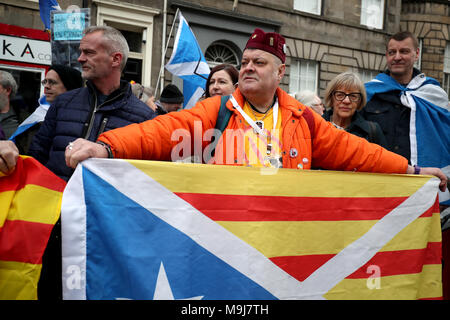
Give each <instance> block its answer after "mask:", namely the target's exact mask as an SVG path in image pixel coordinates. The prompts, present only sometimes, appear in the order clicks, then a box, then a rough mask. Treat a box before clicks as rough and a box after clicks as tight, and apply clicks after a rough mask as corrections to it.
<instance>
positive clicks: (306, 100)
mask: <svg viewBox="0 0 450 320" xmlns="http://www.w3.org/2000/svg"><path fill="white" fill-rule="evenodd" d="M295 99H297V100H298V101H300V102H301V103H303V104H304V105H305V106H308V107H311V109H313V110H314V111H315V112H317V113H318V114H320V115H321V116H322V115H323V112H324V110H325V108H324V105H323V102H322V100H321V99H320V97H319V96H318V95H317V94H316V93H315V92H313V91H310V90H302V91H300V92H297V93H295Z"/></svg>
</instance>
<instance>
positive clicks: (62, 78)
mask: <svg viewBox="0 0 450 320" xmlns="http://www.w3.org/2000/svg"><path fill="white" fill-rule="evenodd" d="M42 85H43V86H44V97H41V99H39V106H38V107H37V108H36V110H34V112H33V113H32V114H31V115H30V116H29V117H28V118H26V119H25V120H24V121H23V122H22V123H21V124H20V125H19V129H18V130H17V131H16V132H14V134H13V135H12V136H11V140H13V141H14V142H15V143H16V145H17V147H18V148H19V152H20V154H25V155H26V154H28V150H29V148H30V145H31V142H32V139H33V137H34V135H35V134H36V133H37V132H38V130H39V128H40V126H41V124H42V121H44V118H45V114H46V113H47V111H48V108H49V105H50V104H51V103H52V102H53V101H55V99H56V98H57V97H58V96H59V95H60V94H62V93H64V92H66V91H70V90H74V89H77V88H81V87H82V86H83V79H82V78H81V72H80V71H78V70H77V69H74V68H71V67H67V66H63V65H59V64H54V65H51V66H50V68H49V69H48V71H47V73H46V75H45V78H44V80H42Z"/></svg>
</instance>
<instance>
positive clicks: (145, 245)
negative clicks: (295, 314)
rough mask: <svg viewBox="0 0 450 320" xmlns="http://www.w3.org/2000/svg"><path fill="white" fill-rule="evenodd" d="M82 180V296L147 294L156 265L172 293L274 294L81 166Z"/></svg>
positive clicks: (215, 297)
mask: <svg viewBox="0 0 450 320" xmlns="http://www.w3.org/2000/svg"><path fill="white" fill-rule="evenodd" d="M83 181H84V194H85V203H86V216H87V217H86V239H87V245H86V261H87V262H86V297H87V298H88V299H116V298H126V299H153V297H154V295H155V288H156V284H157V277H158V273H159V271H160V266H161V265H163V266H164V269H165V272H166V275H167V280H168V283H169V285H170V290H171V292H172V294H173V298H174V299H189V298H192V297H202V298H203V299H210V300H211V299H212V300H223V299H227V300H234V299H239V300H246V299H264V300H268V299H276V298H275V297H274V296H273V295H272V294H271V293H270V292H268V291H267V290H266V289H264V288H262V287H261V286H260V285H258V284H257V283H255V282H254V281H253V280H251V279H249V278H248V277H246V276H245V275H243V274H242V273H240V272H239V271H237V270H236V269H235V268H233V267H232V266H230V265H229V264H227V263H225V262H224V261H223V260H221V259H219V258H218V257H217V256H215V255H214V254H212V253H211V252H209V251H207V250H206V249H205V248H203V247H201V246H200V245H199V244H198V243H196V242H195V241H193V240H192V239H191V238H190V237H189V236H187V235H186V234H184V233H182V232H181V231H180V230H178V229H176V228H174V227H173V226H171V225H169V224H168V223H166V222H165V221H163V220H161V219H160V218H158V217H157V216H155V215H154V214H152V213H151V212H150V211H148V210H146V209H145V208H143V207H142V206H140V205H139V204H137V203H136V202H134V201H133V200H131V199H129V198H128V197H126V196H125V195H124V194H122V193H121V192H119V191H118V190H116V189H115V188H114V187H113V186H112V185H110V184H109V183H107V182H106V181H104V180H103V179H101V178H100V177H98V176H97V175H95V174H94V173H92V172H91V171H89V170H88V169H86V168H83ZM149 196H154V197H157V196H158V195H157V194H153V195H152V194H149ZM98 199H102V201H98ZM168 206H169V207H170V204H169V205H168ZM230 250H233V248H230Z"/></svg>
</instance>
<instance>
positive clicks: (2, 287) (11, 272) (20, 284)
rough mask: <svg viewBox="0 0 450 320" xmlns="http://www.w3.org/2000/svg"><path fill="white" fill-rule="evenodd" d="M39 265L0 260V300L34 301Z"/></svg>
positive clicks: (39, 270) (40, 267) (39, 272)
mask: <svg viewBox="0 0 450 320" xmlns="http://www.w3.org/2000/svg"><path fill="white" fill-rule="evenodd" d="M41 269H42V265H41V264H31V263H23V262H12V261H1V260H0V300H36V299H37V290H36V288H37V283H38V281H39V277H40V274H41Z"/></svg>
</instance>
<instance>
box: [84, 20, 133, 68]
mask: <svg viewBox="0 0 450 320" xmlns="http://www.w3.org/2000/svg"><path fill="white" fill-rule="evenodd" d="M97 31H101V32H102V33H103V38H104V39H105V41H104V43H103V46H104V47H105V50H106V52H108V54H111V53H113V52H120V53H121V54H122V56H123V58H122V63H121V64H120V70H121V71H122V70H123V69H124V68H125V65H126V64H127V60H128V55H129V53H130V48H129V47H128V43H127V40H126V39H125V37H124V36H123V34H122V33H121V32H120V31H119V30H117V29H115V28H113V27H110V26H91V27H87V28H86V29H85V30H84V32H83V33H84V34H85V35H86V34H89V33H93V32H97Z"/></svg>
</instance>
